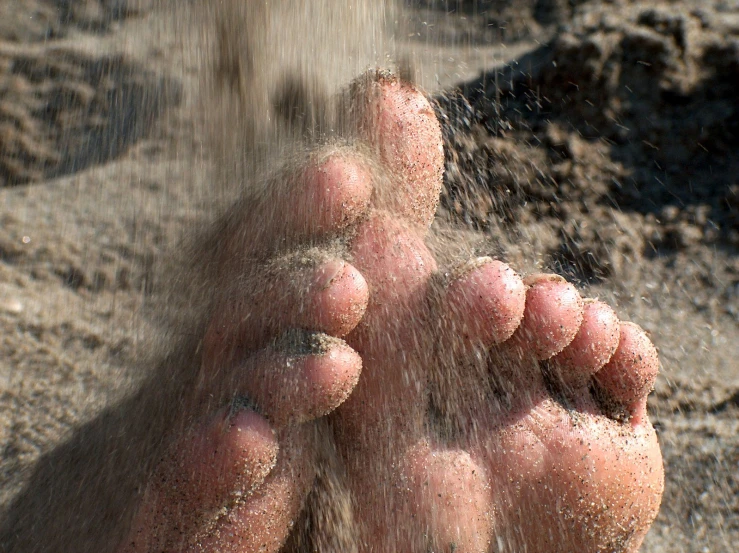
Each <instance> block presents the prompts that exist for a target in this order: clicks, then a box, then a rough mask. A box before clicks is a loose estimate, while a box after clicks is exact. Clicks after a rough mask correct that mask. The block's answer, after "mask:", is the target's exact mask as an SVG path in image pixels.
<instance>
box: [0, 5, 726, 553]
mask: <svg viewBox="0 0 739 553" xmlns="http://www.w3.org/2000/svg"><path fill="white" fill-rule="evenodd" d="M154 4H155V2H153V1H151V2H146V1H145V0H138V1H136V2H132V1H128V2H126V1H125V0H121V1H117V2H116V1H102V0H100V1H97V0H79V1H77V2H55V1H54V0H0V451H1V452H2V453H1V455H0V505H7V503H8V502H9V500H10V499H11V498H12V496H13V495H14V493H16V492H17V490H18V489H19V487H20V486H21V485H22V483H23V478H24V474H25V471H26V469H27V468H28V467H29V466H31V465H32V464H33V463H34V461H35V460H36V459H37V458H38V457H39V455H40V454H42V453H43V452H45V451H48V450H49V449H50V448H53V447H54V445H55V444H57V443H59V441H60V440H62V439H64V437H65V435H66V434H67V433H68V432H69V431H70V430H71V429H72V428H73V427H74V426H75V425H76V424H78V423H79V422H80V421H84V420H88V419H89V418H90V417H93V416H94V415H95V413H96V412H98V411H99V410H100V409H101V408H102V406H104V405H106V404H107V403H108V402H110V401H113V400H114V399H115V398H116V397H118V396H119V395H120V394H121V393H122V391H124V390H126V389H128V387H129V386H130V385H131V384H132V383H134V382H135V381H136V379H137V377H138V375H137V372H136V368H137V367H140V366H141V365H142V363H141V361H140V359H141V356H142V355H143V354H144V352H146V351H148V348H149V344H150V342H151V341H153V340H154V339H155V337H156V336H157V323H156V313H155V305H156V301H155V297H156V294H157V291H158V290H159V289H161V288H162V287H163V285H164V284H165V283H163V282H161V279H162V278H165V277H164V276H162V275H163V274H166V273H162V271H159V270H158V267H159V266H160V264H161V262H162V261H161V260H163V259H166V258H168V256H170V255H171V253H172V252H173V251H175V250H176V248H177V247H178V244H180V241H181V239H182V237H183V236H185V235H187V233H188V232H189V229H192V228H199V225H201V224H202V222H203V221H205V220H208V219H210V218H211V217H212V216H213V213H214V211H215V210H216V209H217V207H218V201H217V200H218V199H217V198H214V197H213V194H212V193H211V192H212V188H211V187H210V181H209V176H208V168H207V164H206V163H204V162H201V161H200V160H201V153H200V152H201V151H202V143H201V139H200V137H199V136H197V134H196V132H195V128H196V125H195V123H194V120H193V112H194V105H195V101H196V99H195V97H194V94H195V90H196V86H195V83H196V82H197V78H198V72H199V70H200V69H201V68H199V66H198V61H197V57H195V56H188V55H187V53H186V52H183V49H182V48H181V44H180V42H179V41H178V38H177V37H176V36H175V34H174V33H173V32H172V27H171V25H169V24H168V23H167V21H168V19H167V16H166V11H167V8H166V6H164V4H162V6H163V7H162V8H161V10H159V9H155V6H154ZM414 4H415V7H414V8H413V9H412V10H411V11H410V12H409V13H410V15H409V17H411V23H412V24H411V28H412V30H413V34H412V35H411V36H409V37H407V45H405V47H406V48H407V49H408V52H409V58H410V59H412V61H413V62H414V63H415V66H416V68H417V70H418V74H419V80H420V82H421V83H422V84H423V85H424V86H425V87H426V89H427V90H429V91H431V92H432V93H433V94H435V95H437V99H438V104H439V111H440V113H441V118H442V121H443V124H444V130H445V139H446V142H447V146H448V152H447V174H446V177H445V181H446V182H445V192H444V196H443V200H442V210H441V212H440V215H439V220H440V221H443V222H449V221H451V222H453V223H454V224H456V225H467V226H472V227H474V228H475V229H478V230H481V231H483V232H485V233H486V235H487V237H488V239H487V240H486V241H485V243H484V244H483V245H482V246H481V250H485V251H481V253H492V254H494V255H497V256H499V257H501V258H502V259H504V260H506V261H508V262H510V263H511V264H512V266H513V267H514V268H517V269H519V270H521V271H523V272H526V271H533V270H537V269H546V270H553V271H555V272H558V273H560V274H563V275H564V276H566V277H567V278H570V279H573V280H575V281H576V282H577V283H578V284H579V286H580V287H581V288H582V289H583V290H584V294H588V295H595V296H598V297H600V298H602V299H604V300H606V301H608V302H609V303H611V304H612V305H614V307H615V308H616V309H617V311H618V313H619V315H620V316H621V317H622V318H624V319H628V320H633V321H635V322H637V323H639V324H640V325H642V326H643V327H644V328H645V329H646V330H647V331H648V332H649V333H650V335H651V337H652V339H653V340H654V342H655V344H656V345H657V346H658V348H659V351H660V354H661V358H662V364H663V368H662V375H661V377H660V379H659V380H658V382H657V385H656V389H655V392H654V393H653V394H652V396H651V397H650V401H649V408H650V415H651V417H652V421H653V423H654V425H655V427H656V428H657V430H658V433H659V436H660V441H661V444H662V448H663V453H664V458H665V471H666V490H665V496H664V501H663V506H662V510H661V513H660V515H659V517H658V519H657V521H656V523H655V525H654V527H653V529H652V530H651V532H650V534H649V536H648V537H647V540H646V542H645V545H644V547H643V550H644V551H647V552H676V551H686V552H687V551H689V552H703V551H729V550H733V548H735V547H737V544H739V362H738V361H737V359H739V256H738V255H737V254H738V253H739V180H737V174H739V95H738V94H737V89H738V88H739V4H737V3H735V2H732V1H730V0H724V1H719V0H712V1H710V2H699V1H698V0H695V1H687V0H686V1H670V2H638V1H635V2H630V1H617V0H616V1H606V0H592V1H587V0H586V1H583V0H579V1H574V2H557V1H555V0H551V1H545V0H538V1H534V0H530V1H528V0H525V1H524V0H522V1H519V2H504V1H492V0H491V1H485V0H479V1H478V2H447V3H446V5H452V4H453V5H454V6H455V8H457V9H455V10H454V11H453V13H446V12H447V11H450V10H444V9H442V8H443V6H441V5H442V4H445V3H443V2H431V1H429V2H418V1H416V2H414ZM468 4H469V6H468ZM61 5H63V6H66V8H65V9H60V8H59V6H61ZM454 85H460V86H459V90H458V91H457V92H450V90H451V88H452V87H453V86H454ZM193 160H196V162H193Z"/></svg>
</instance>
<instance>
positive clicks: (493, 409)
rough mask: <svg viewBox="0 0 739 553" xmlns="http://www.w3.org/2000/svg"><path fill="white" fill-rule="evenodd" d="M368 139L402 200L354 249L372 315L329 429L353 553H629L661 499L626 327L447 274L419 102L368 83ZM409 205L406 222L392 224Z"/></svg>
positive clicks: (572, 305)
mask: <svg viewBox="0 0 739 553" xmlns="http://www.w3.org/2000/svg"><path fill="white" fill-rule="evenodd" d="M370 105H371V107H370V109H369V110H368V111H369V118H368V125H369V127H370V128H374V129H379V130H378V131H375V133H374V134H372V135H368V140H369V141H370V142H371V143H374V144H375V145H376V147H377V148H376V149H377V151H378V154H379V156H380V158H381V161H382V162H384V163H385V165H386V166H389V167H390V168H391V169H392V170H393V171H394V178H396V179H397V180H398V182H399V183H400V184H399V185H398V186H397V188H396V190H399V191H400V195H401V196H400V198H401V199H400V200H398V202H397V204H392V202H390V205H391V209H392V212H390V213H387V212H381V211H377V212H375V213H374V214H373V215H372V217H371V218H370V220H369V222H368V223H366V224H365V225H363V226H362V227H361V229H360V232H359V235H358V236H357V238H356V240H355V242H354V243H353V249H352V253H353V261H354V264H355V266H356V267H357V268H358V269H359V271H360V272H362V274H363V275H364V277H365V278H366V280H367V282H368V284H369V288H370V303H369V307H368V309H367V312H366V314H365V317H364V319H363V320H362V322H361V323H360V324H359V326H358V328H357V329H356V330H355V331H354V332H353V333H352V334H350V335H349V337H348V338H347V341H348V342H349V344H351V345H352V346H353V347H354V348H355V349H356V351H357V352H359V354H360V355H361V356H362V359H363V363H364V368H363V372H362V376H361V378H360V381H359V383H358V385H357V388H356V389H355V391H354V392H353V393H352V395H351V396H350V397H349V399H348V400H347V401H346V402H345V403H344V404H343V405H342V406H340V407H339V409H338V410H337V412H336V413H335V414H334V415H332V421H333V424H334V427H335V428H336V430H337V439H338V441H339V447H340V449H341V451H342V453H343V457H344V461H345V463H346V469H347V475H348V481H349V485H350V487H351V489H352V491H353V493H354V498H355V509H356V513H355V517H354V518H355V520H356V521H357V528H358V532H359V534H360V538H359V542H358V544H359V545H358V550H359V551H450V552H451V551H457V552H459V551H490V550H493V551H541V552H554V551H569V552H574V551H635V550H636V549H638V547H639V545H640V543H641V541H642V539H643V537H644V535H645V533H646V531H647V530H648V528H649V526H650V525H651V523H652V521H653V520H654V517H655V516H656V514H657V511H658V508H659V504H660V499H661V495H662V490H663V470H662V459H661V454H660V450H659V445H658V442H657V438H656V435H655V432H654V430H653V429H652V427H651V425H650V423H649V420H648V418H647V415H646V398H647V394H648V393H649V392H650V390H651V388H652V385H653V383H654V380H655V378H656V375H657V372H658V367H659V361H658V358H657V353H656V350H655V348H654V346H653V345H652V344H651V342H650V341H649V339H648V338H647V337H646V335H645V334H644V332H643V331H642V330H641V329H639V328H638V327H637V326H636V325H633V324H631V323H622V322H620V321H619V320H618V318H617V317H616V315H615V313H614V312H613V311H612V310H611V309H610V308H609V307H608V306H606V305H605V304H603V303H601V302H598V301H590V300H585V301H584V300H583V299H581V297H580V296H579V294H578V292H577V291H576V290H575V288H574V287H573V286H572V285H570V284H568V283H567V282H565V281H564V280H563V279H562V278H560V277H558V276H555V275H532V276H530V277H528V278H527V279H526V280H522V279H521V278H520V277H518V276H517V275H516V274H515V273H514V272H513V271H512V270H511V269H510V268H509V267H508V266H507V265H505V264H504V263H501V262H499V261H495V260H492V259H489V258H481V259H476V260H473V261H471V262H469V263H467V264H466V265H464V266H462V267H458V268H456V269H455V270H452V271H448V272H447V273H442V274H441V275H440V274H439V272H438V271H437V269H436V266H435V263H434V260H433V257H432V256H431V254H430V252H429V250H428V249H427V248H426V246H425V245H424V243H423V235H424V231H425V227H423V226H419V223H422V222H426V223H427V222H428V221H429V220H430V219H431V216H432V213H433V212H432V211H429V210H430V209H432V208H433V206H434V204H433V202H428V201H419V202H417V203H415V204H414V203H413V202H408V200H406V198H405V197H403V195H408V192H407V191H408V190H414V191H415V192H414V194H415V197H418V198H428V197H429V196H430V195H432V194H435V193H436V191H437V190H438V187H439V184H438V179H439V178H440V174H441V170H442V167H443V165H442V163H443V157H442V154H441V153H440V148H439V144H440V143H441V137H440V134H439V130H438V123H437V122H436V119H435V117H434V115H433V113H432V110H431V108H430V106H429V105H428V104H427V103H425V102H424V100H423V99H422V97H421V95H420V94H419V93H417V92H414V91H413V89H412V88H411V87H410V86H408V85H404V84H400V83H397V82H395V81H392V80H389V81H386V80H382V79H381V80H380V82H379V83H378V84H377V85H375V93H374V94H373V95H371V101H370ZM393 205H411V206H413V209H412V210H410V213H409V212H407V211H403V210H400V209H397V208H395V207H392V206H393Z"/></svg>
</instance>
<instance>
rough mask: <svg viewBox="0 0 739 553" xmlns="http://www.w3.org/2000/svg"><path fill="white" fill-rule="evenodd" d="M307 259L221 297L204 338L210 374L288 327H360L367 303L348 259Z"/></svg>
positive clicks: (341, 330)
mask: <svg viewBox="0 0 739 553" xmlns="http://www.w3.org/2000/svg"><path fill="white" fill-rule="evenodd" d="M306 257H309V256H307V255H306V256H303V255H302V254H296V255H293V256H290V257H288V258H285V259H283V260H281V261H280V262H278V263H275V264H273V265H272V266H270V267H267V268H262V269H260V270H259V271H256V272H255V274H252V275H249V276H247V277H245V278H244V279H242V280H241V281H238V282H237V283H236V284H235V285H232V286H233V287H238V289H237V290H230V293H225V294H223V297H224V300H223V301H222V302H221V307H220V308H219V309H217V310H216V311H215V315H214V317H213V319H212V320H211V322H210V324H209V326H208V329H207V331H206V333H205V338H204V340H203V366H204V367H205V369H206V370H209V371H210V370H217V369H218V368H219V367H223V366H229V365H231V364H233V362H234V359H235V358H236V357H238V356H239V355H243V352H245V351H246V352H248V351H250V350H253V349H255V348H259V347H262V346H263V345H265V343H266V342H267V341H269V340H270V339H272V338H274V337H275V336H277V335H279V334H281V333H282V332H284V331H285V330H286V329H288V328H309V329H311V330H315V331H320V332H324V333H326V334H329V335H332V336H345V335H346V334H348V333H349V332H350V331H351V330H353V329H354V327H356V325H357V324H358V323H359V321H360V320H361V318H362V316H363V315H364V311H365V309H366V307H367V302H368V301H369V289H368V286H367V282H366V281H365V280H364V277H363V276H362V275H361V274H360V273H359V271H357V269H356V268H354V267H353V266H352V265H351V264H349V263H347V262H345V261H342V260H339V259H327V260H324V261H318V262H313V261H310V260H307V261H306ZM295 264H297V265H298V267H297V268H293V265H295ZM301 265H302V266H301ZM226 292H229V291H228V290H226Z"/></svg>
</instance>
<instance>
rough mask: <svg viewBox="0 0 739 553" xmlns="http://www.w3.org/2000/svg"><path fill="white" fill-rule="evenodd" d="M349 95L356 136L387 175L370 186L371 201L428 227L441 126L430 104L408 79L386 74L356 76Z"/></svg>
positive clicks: (439, 164) (439, 168)
mask: <svg viewBox="0 0 739 553" xmlns="http://www.w3.org/2000/svg"><path fill="white" fill-rule="evenodd" d="M355 95H356V96H357V98H356V99H355V101H357V102H359V103H360V114H359V115H360V117H359V119H360V121H359V126H360V129H359V131H360V135H361V136H362V137H363V138H364V139H365V140H367V141H368V142H369V143H370V145H371V146H373V147H374V148H376V150H377V153H378V154H379V158H380V161H381V162H382V163H383V164H384V165H385V166H386V167H387V168H388V169H389V172H390V173H391V175H392V177H393V178H392V179H391V181H392V182H390V183H387V184H386V185H385V186H382V185H380V186H378V188H377V189H376V190H375V202H376V203H377V205H378V207H381V208H386V209H390V210H392V211H394V212H396V213H400V214H401V215H402V216H403V217H405V218H406V219H407V220H409V221H411V222H413V223H414V224H417V225H420V226H421V227H423V228H428V226H429V225H430V224H431V221H433V219H434V215H435V213H436V207H437V205H438V202H439V194H440V193H441V186H442V175H443V172H444V150H443V146H442V136H441V126H440V125H439V121H438V119H437V118H436V115H435V114H434V110H433V108H432V106H431V103H430V102H429V100H428V99H427V98H426V97H425V96H424V95H423V94H422V93H421V92H420V91H419V90H418V89H417V88H416V87H414V86H413V85H412V84H410V83H407V82H404V81H402V80H401V79H400V78H398V77H396V76H394V75H391V74H387V73H377V72H375V73H371V74H369V75H367V76H366V77H365V78H364V79H361V80H360V81H359V82H358V84H357V85H356V86H355ZM361 104H364V105H361Z"/></svg>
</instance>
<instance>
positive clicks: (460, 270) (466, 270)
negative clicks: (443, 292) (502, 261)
mask: <svg viewBox="0 0 739 553" xmlns="http://www.w3.org/2000/svg"><path fill="white" fill-rule="evenodd" d="M492 261H493V258H492V257H488V256H482V257H478V258H476V259H470V260H469V261H467V262H465V263H463V264H462V265H459V266H457V267H455V268H453V269H452V270H451V271H450V273H449V280H448V283H449V282H453V281H455V280H459V279H460V278H462V277H464V276H466V275H468V274H470V273H471V272H473V271H474V270H475V269H479V268H480V267H482V266H483V265H486V264H488V263H492Z"/></svg>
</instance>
